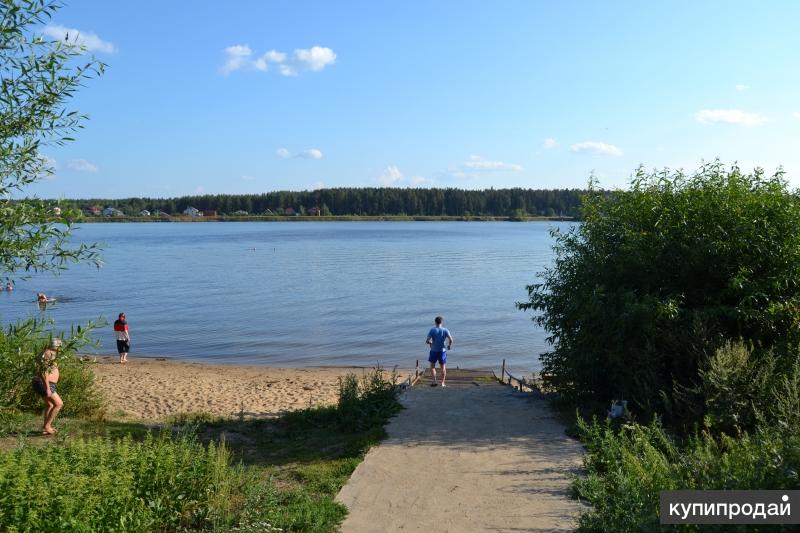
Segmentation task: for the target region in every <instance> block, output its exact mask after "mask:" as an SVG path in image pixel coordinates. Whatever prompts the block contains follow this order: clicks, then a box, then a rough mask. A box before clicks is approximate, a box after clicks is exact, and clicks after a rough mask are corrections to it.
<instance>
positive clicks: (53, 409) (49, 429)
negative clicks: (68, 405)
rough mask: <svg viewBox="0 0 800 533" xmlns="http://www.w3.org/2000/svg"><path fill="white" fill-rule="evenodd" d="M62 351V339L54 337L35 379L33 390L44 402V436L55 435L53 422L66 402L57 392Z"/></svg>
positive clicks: (42, 356) (42, 357)
mask: <svg viewBox="0 0 800 533" xmlns="http://www.w3.org/2000/svg"><path fill="white" fill-rule="evenodd" d="M60 350H61V339H59V338H58V337H53V338H52V339H51V340H50V346H48V348H47V349H45V351H43V352H42V355H41V360H40V361H39V364H40V370H39V373H38V374H37V375H36V376H35V377H34V378H33V382H32V385H33V390H34V391H36V394H38V395H39V396H41V397H42V400H44V425H43V426H42V434H43V435H55V434H56V429H55V428H54V427H53V420H55V418H56V415H57V414H58V412H59V411H61V408H62V407H64V402H63V401H62V400H61V396H59V395H58V393H57V392H56V383H58V378H59V377H60V376H59V371H58V359H57V357H58V352H59V351H60Z"/></svg>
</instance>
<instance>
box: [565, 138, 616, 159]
mask: <svg viewBox="0 0 800 533" xmlns="http://www.w3.org/2000/svg"><path fill="white" fill-rule="evenodd" d="M569 150H570V152H573V153H575V154H596V155H610V156H614V157H619V156H621V155H622V150H621V149H620V148H618V147H616V146H614V145H613V144H608V143H604V142H600V141H585V142H582V143H576V144H573V145H572V146H570V147H569Z"/></svg>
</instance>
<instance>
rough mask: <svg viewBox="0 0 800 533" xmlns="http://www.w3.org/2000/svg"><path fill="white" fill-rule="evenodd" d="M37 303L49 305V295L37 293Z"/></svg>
mask: <svg viewBox="0 0 800 533" xmlns="http://www.w3.org/2000/svg"><path fill="white" fill-rule="evenodd" d="M36 301H37V302H39V303H40V304H46V303H47V295H46V294H45V293H43V292H40V293H37V294H36Z"/></svg>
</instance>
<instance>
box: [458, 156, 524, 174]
mask: <svg viewBox="0 0 800 533" xmlns="http://www.w3.org/2000/svg"><path fill="white" fill-rule="evenodd" d="M463 167H464V168H465V169H468V170H474V171H477V172H495V171H499V170H510V171H512V172H519V171H521V170H522V165H517V164H516V163H506V162H504V161H490V160H488V159H485V158H483V157H481V156H479V155H471V156H469V159H468V160H467V161H466V162H465V163H464V165H463Z"/></svg>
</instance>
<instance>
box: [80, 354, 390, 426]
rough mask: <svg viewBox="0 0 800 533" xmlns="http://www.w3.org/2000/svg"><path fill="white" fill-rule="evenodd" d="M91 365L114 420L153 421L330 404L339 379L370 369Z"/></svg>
mask: <svg viewBox="0 0 800 533" xmlns="http://www.w3.org/2000/svg"><path fill="white" fill-rule="evenodd" d="M92 368H93V369H94V372H95V376H96V377H97V385H98V388H99V389H100V390H101V391H102V392H103V394H104V396H105V397H106V400H107V401H106V404H107V406H108V415H109V417H110V418H114V419H125V420H152V421H155V420H160V419H163V418H164V417H166V416H169V415H176V414H180V413H189V412H198V411H202V412H206V413H210V414H212V415H215V416H223V417H236V416H239V414H240V413H241V412H244V416H245V417H270V416H276V415H279V414H281V413H283V412H286V411H292V410H297V409H303V408H305V407H309V406H318V405H329V404H332V403H335V402H336V399H337V391H338V382H339V378H340V377H342V376H345V375H346V374H348V373H354V374H356V375H358V376H361V375H362V374H363V373H364V372H367V371H369V370H370V369H366V368H359V367H312V368H272V367H263V366H235V365H212V364H203V363H187V362H180V361H175V360H172V359H162V358H131V359H130V361H129V362H128V363H126V364H124V365H122V364H119V363H118V362H117V358H116V357H108V356H107V357H99V358H98V359H97V363H96V364H94V365H93V366H92ZM401 376H402V378H405V373H402V372H401Z"/></svg>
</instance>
